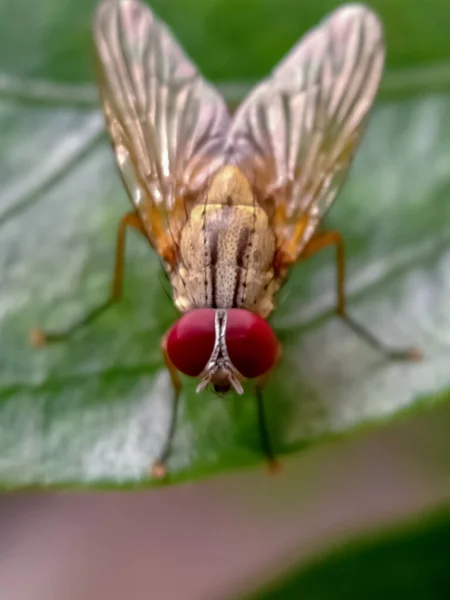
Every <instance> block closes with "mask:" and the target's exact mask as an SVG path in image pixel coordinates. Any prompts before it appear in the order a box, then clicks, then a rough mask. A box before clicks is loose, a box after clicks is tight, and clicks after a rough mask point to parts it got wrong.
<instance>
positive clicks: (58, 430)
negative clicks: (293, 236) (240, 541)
mask: <svg viewBox="0 0 450 600" xmlns="http://www.w3.org/2000/svg"><path fill="white" fill-rule="evenodd" d="M275 4H276V6H277V7H278V8H274V7H275ZM275 4H274V3H272V2H261V3H255V2H247V3H244V4H243V9H242V11H243V12H242V13H241V12H240V11H239V10H238V8H237V5H236V6H234V5H233V3H232V2H229V3H228V2H227V3H225V2H216V4H210V3H207V2H200V0H197V2H195V3H192V6H191V4H190V10H192V15H194V16H192V18H189V19H186V18H185V17H183V14H185V13H182V12H180V11H179V10H178V7H179V6H180V4H179V3H178V2H174V3H171V4H170V5H169V4H166V3H163V2H159V3H158V4H157V8H160V9H161V14H163V13H166V14H165V16H167V17H168V18H169V17H170V18H169V20H170V21H171V22H172V23H173V24H174V27H175V28H176V30H177V33H178V32H179V33H180V38H181V39H182V40H184V41H185V42H186V45H187V46H189V49H190V51H191V52H192V54H193V55H195V57H196V58H198V59H199V62H200V64H201V65H202V67H204V70H205V71H206V72H208V73H210V74H212V75H215V76H216V77H221V78H223V79H225V78H226V77H229V76H230V75H231V74H232V73H233V72H234V67H236V69H237V70H236V76H238V77H241V76H248V77H249V78H250V79H253V78H254V77H256V76H258V75H259V74H260V73H261V72H262V71H264V70H266V68H268V67H269V63H270V64H273V63H274V62H276V60H278V59H279V58H280V54H281V53H282V51H283V50H284V45H288V44H290V42H291V41H293V39H291V38H293V37H297V36H298V34H299V33H300V32H301V31H302V30H303V29H304V26H305V24H310V22H312V20H315V19H316V17H318V16H319V14H316V10H317V11H319V8H320V9H321V10H320V13H322V9H325V4H326V8H330V7H331V4H332V3H325V1H324V0H322V2H318V3H317V5H316V4H314V9H312V8H311V6H312V3H311V6H310V7H309V8H306V7H305V8H302V10H303V11H305V12H304V15H303V16H302V10H300V9H299V5H298V2H294V1H292V2H289V3H288V2H287V0H284V4H285V10H282V8H281V7H280V4H279V3H278V4H277V3H275ZM305 4H306V3H305ZM21 6H23V5H21ZM169 6H170V7H171V8H169ZM377 6H379V8H380V10H381V12H382V13H383V12H385V14H386V20H387V29H388V33H389V31H391V33H390V34H389V37H391V38H393V40H394V41H393V54H392V58H391V64H392V65H406V64H408V65H409V66H410V67H411V68H412V69H413V68H415V65H418V64H420V63H426V61H428V60H431V59H436V58H438V57H439V58H440V59H442V60H444V59H446V58H447V54H446V51H447V50H448V48H447V47H446V46H445V44H444V41H443V39H441V41H439V39H440V38H439V35H440V34H439V31H440V29H439V28H440V27H441V23H442V28H443V27H444V25H443V23H444V21H445V20H444V19H443V18H442V16H441V17H440V18H439V19H437V20H436V31H433V35H431V33H430V31H429V30H427V28H426V24H427V23H428V22H429V21H428V19H432V16H429V15H433V14H434V18H436V14H437V11H438V5H437V3H433V2H426V3H425V1H424V2H417V3H414V7H413V5H412V4H411V5H408V6H411V11H412V12H411V14H410V13H409V12H408V10H409V9H408V10H406V9H405V5H404V3H401V5H400V3H394V2H392V3H388V2H387V1H386V2H383V3H382V2H381V1H380V2H379V3H378V4H377ZM440 6H441V5H440ZM412 7H413V8H412ZM418 7H419V8H418ZM425 7H428V8H426V9H425ZM28 8H29V10H27V13H26V14H24V13H23V10H20V11H19V12H20V15H19V12H18V5H17V3H16V2H12V1H11V2H4V3H3V4H2V6H1V7H0V16H4V18H2V19H0V33H1V35H0V68H1V69H3V70H4V71H5V72H7V73H9V74H10V75H17V76H20V78H19V79H17V80H16V83H17V82H18V83H19V84H20V85H19V87H20V86H21V89H22V92H23V94H22V96H25V97H26V96H27V94H28V101H27V102H19V101H17V99H16V98H14V94H11V93H8V89H9V91H11V89H10V88H8V85H9V84H10V82H11V79H10V78H9V79H8V78H3V80H2V79H1V78H0V128H1V131H2V141H3V144H2V146H1V149H0V153H1V156H0V173H1V181H2V186H1V190H0V281H1V295H0V339H1V344H2V345H1V347H2V350H3V351H2V354H1V357H0V485H1V486H3V487H9V488H16V487H21V486H25V485H31V484H35V485H46V486H62V485H75V486H80V485H81V486H97V487H98V486H102V485H112V486H118V485H124V486H134V485H151V484H152V482H151V480H150V478H149V476H148V473H149V466H150V464H151V462H152V458H154V457H155V456H156V454H157V452H158V449H159V448H160V447H161V444H162V442H163V439H164V436H165V432H166V429H167V426H168V419H169V414H168V411H169V403H168V398H169V394H170V393H171V389H170V383H169V379H168V376H167V373H166V372H165V370H164V368H163V361H162V358H161V355H160V350H159V340H160V337H161V335H162V334H163V333H164V331H165V330H166V329H167V328H168V327H169V326H170V324H171V323H172V322H173V321H174V320H175V318H176V313H175V310H174V308H173V306H172V305H171V302H170V301H169V300H168V298H167V291H168V290H167V287H168V286H167V281H166V280H165V279H164V277H162V276H161V272H160V267H159V263H158V260H157V258H156V256H155V255H154V254H153V253H152V252H151V251H150V249H149V248H148V245H147V244H146V243H145V241H143V240H142V239H139V238H138V237H137V236H133V235H131V236H130V238H129V243H128V247H127V271H126V280H125V297H124V300H123V301H122V303H121V304H120V305H118V306H117V307H114V308H112V309H111V310H110V311H109V312H108V313H107V314H105V315H104V316H102V317H101V318H100V319H99V320H98V321H97V322H95V323H94V324H92V325H91V326H90V327H89V328H87V329H86V330H84V331H83V332H80V333H79V334H78V335H77V336H76V337H74V338H73V339H72V340H71V341H70V342H67V343H65V344H60V345H55V346H53V347H47V348H44V349H42V350H39V351H37V350H34V349H32V348H30V347H29V346H28V345H27V333H28V330H29V328H30V327H32V326H35V325H41V326H46V327H51V328H55V327H58V326H64V325H66V324H68V323H70V322H71V321H72V320H73V319H76V318H77V317H79V316H81V315H82V314H84V312H85V311H87V310H89V308H90V307H93V306H95V305H96V304H97V303H99V302H100V301H102V300H103V299H104V298H105V296H106V294H107V293H108V289H109V285H110V280H111V275H112V266H113V258H114V257H113V253H114V243H115V230H116V227H117V224H118V221H119V219H120V217H121V215H122V214H123V213H124V212H125V211H126V210H128V209H129V203H128V200H127V198H126V196H125V193H124V191H123V188H122V185H121V183H120V181H119V178H118V176H117V174H116V171H115V168H114V161H113V157H112V154H111V151H110V148H109V146H108V144H107V142H106V139H105V137H104V135H103V133H102V132H103V124H102V118H101V116H100V114H99V113H98V111H97V110H96V109H95V108H90V107H89V106H88V105H89V102H86V103H85V104H84V103H83V102H81V103H79V102H78V101H77V97H76V94H75V96H74V98H73V101H71V97H70V87H69V88H67V87H58V85H56V87H55V84H54V82H57V81H58V80H65V81H67V82H80V81H85V80H87V79H88V77H89V72H90V67H89V60H88V56H89V43H88V29H89V17H90V12H91V10H92V6H91V2H89V3H88V2H72V1H71V0H70V1H69V0H66V1H65V2H60V1H57V0H46V1H45V2H41V3H35V2H31V1H30V2H29V7H28ZM2 10H3V11H5V10H7V11H8V13H7V14H6V13H5V15H2V14H1V11H2ZM449 10H450V9H449ZM308 11H309V12H308ZM433 11H434V12H433ZM294 13H295V14H296V15H297V14H298V18H297V17H296V18H297V21H296V22H298V23H299V26H298V28H296V27H295V23H294V20H293V15H294ZM422 13H423V14H422ZM7 15H8V18H7ZM245 15H247V16H245ZM250 15H251V17H252V19H253V21H252V22H253V23H254V27H252V28H251V29H249V28H245V27H244V25H245V23H246V22H247V21H250V20H251V19H250ZM418 15H419V16H420V15H422V17H423V28H422V29H419V30H417V31H416V32H415V37H408V38H407V44H410V46H409V47H408V51H407V53H406V54H405V55H402V53H401V48H400V42H398V43H397V46H396V45H395V39H396V35H397V34H396V32H397V33H398V34H400V31H401V28H400V26H402V27H405V28H408V27H410V28H412V25H411V24H412V23H414V22H415V19H416V18H418ZM19 17H20V18H19ZM194 17H195V18H194ZM244 17H245V19H244ZM241 19H243V21H241ZM278 19H279V20H278ZM430 22H431V21H430ZM225 24H228V25H229V28H231V30H232V29H233V27H234V28H238V29H239V31H238V29H234V31H235V33H234V34H233V35H235V36H237V37H236V39H238V40H239V42H236V44H237V45H238V46H239V45H240V48H241V52H242V56H243V57H245V58H242V61H244V60H245V61H247V62H246V63H245V65H244V64H241V62H240V61H239V60H238V59H237V57H236V56H234V57H233V53H234V52H235V51H236V48H235V47H234V42H231V40H230V39H229V38H228V35H231V34H230V33H229V30H228V28H227V27H226V26H225ZM278 29H279V31H278ZM247 30H250V31H251V32H252V35H250V34H249V35H244V34H245V32H246V31H247ZM264 31H265V32H273V35H274V43H273V44H272V43H269V42H267V45H266V46H264V48H265V50H266V52H267V53H263V52H261V53H260V52H259V50H261V45H263V42H262V41H261V40H268V39H269V38H268V35H269V34H268V33H267V35H266V36H264V35H263V33H262V32H264ZM277 31H278V33H277V35H275V32H277ZM408 31H412V29H408ZM283 32H285V34H286V35H284V34H282V33H283ZM258 39H259V40H260V41H259V42H258ZM446 39H447V38H446ZM202 44H205V45H204V46H202ZM206 44H207V46H206ZM258 45H259V46H258ZM412 46H414V48H412ZM11 47H14V49H15V51H14V52H9V48H11ZM207 47H208V49H209V51H208V52H207V51H206V48H207ZM224 48H227V50H224ZM258 48H259V49H258ZM244 50H245V51H244ZM228 52H229V53H230V54H229V55H228ZM405 52H406V51H405ZM224 53H225V54H224ZM235 59H236V60H235ZM424 69H425V71H423V72H424V73H425V74H426V73H435V72H436V71H435V70H433V69H434V67H432V68H430V71H428V70H427V67H426V66H425V67H424ZM31 76H33V77H37V78H40V79H41V80H43V81H44V80H46V83H45V81H44V83H45V85H47V87H46V88H45V89H44V92H45V93H47V92H46V91H45V90H47V91H48V90H50V92H49V97H48V99H50V100H52V99H53V103H52V104H51V105H50V104H45V103H42V102H37V99H38V98H39V94H40V93H41V92H42V88H36V85H35V84H34V83H33V79H29V78H28V77H31ZM425 80H426V77H425ZM2 81H3V83H4V86H3V95H2ZM399 81H402V80H401V77H400V79H399ZM5 82H6V83H5ZM394 83H395V77H394ZM44 87H45V86H44ZM394 87H395V85H394ZM400 87H401V86H400ZM76 89H79V88H76ZM82 89H85V88H82ZM67 92H69V93H67ZM45 93H43V96H45ZM88 95H89V94H88ZM78 99H79V98H78ZM81 104H83V106H81ZM449 140H450V97H448V96H446V95H442V96H431V95H426V94H425V95H421V96H419V97H417V96H416V97H415V98H410V99H403V100H396V101H390V102H384V103H379V105H378V107H377V110H376V111H375V114H374V117H373V119H372V120H371V123H370V127H369V130H368V132H367V135H366V137H365V140H364V143H363V145H362V148H361V151H360V153H359V155H358V158H357V160H356V163H355V165H354V168H353V170H352V174H351V177H350V180H349V182H348V184H347V185H346V186H345V189H344V190H343V192H342V194H341V197H340V198H339V200H338V201H337V203H336V205H335V207H334V208H333V210H332V211H331V212H330V214H329V216H327V219H326V221H327V222H326V225H327V226H328V227H330V228H336V229H339V230H340V231H341V232H342V233H343V235H344V238H345V240H346V243H347V252H348V291H349V309H350V312H351V313H352V314H353V315H354V316H355V318H357V319H358V320H359V321H361V322H362V323H364V324H365V325H366V326H367V327H369V328H370V330H371V331H373V332H374V333H375V334H376V335H378V336H379V337H380V338H381V339H383V340H384V341H386V342H387V343H390V344H393V345H404V346H405V345H408V346H409V345H411V344H414V345H417V346H419V347H420V348H421V349H422V350H423V351H424V353H425V360H424V361H423V362H422V363H416V364H399V363H387V362H386V361H384V360H383V359H382V358H381V357H380V356H379V355H378V354H377V353H376V352H375V351H374V350H372V349H370V348H368V347H367V346H366V345H365V343H364V342H363V341H362V340H361V339H359V338H358V337H357V336H356V335H355V334H354V333H353V332H352V331H350V330H348V329H346V327H345V326H344V324H343V323H341V322H340V321H339V320H338V319H337V318H335V317H334V314H333V306H334V301H335V293H334V278H335V271H334V263H333V260H334V257H333V254H332V252H331V251H324V253H323V255H322V256H317V257H315V258H314V259H311V261H308V263H305V264H302V265H299V266H298V267H297V268H296V269H295V270H293V272H292V274H291V276H290V279H289V281H288V283H287V285H286V287H285V288H284V289H283V291H282V293H281V294H280V295H279V298H278V309H277V311H276V313H275V314H274V318H273V320H272V322H273V325H274V327H275V329H276V331H277V334H278V335H279V337H280V339H281V340H282V341H283V343H284V348H285V352H284V357H283V360H282V363H281V365H280V367H279V368H278V369H277V371H276V372H275V374H274V376H273V377H272V379H271V381H270V382H269V384H268V386H267V390H266V402H267V409H268V413H269V417H270V427H271V435H272V437H273V440H274V444H275V446H276V449H277V452H278V453H279V454H285V453H289V452H293V451H297V450H299V449H301V448H303V447H305V446H306V445H308V444H310V443H312V442H316V441H319V440H323V439H324V438H327V437H329V436H332V435H343V434H348V433H350V432H354V431H359V430H361V429H363V428H365V427H367V426H369V425H372V424H374V423H380V422H383V421H385V420H391V419H393V418H394V417H397V416H398V415H402V414H404V413H405V412H407V411H412V410H419V409H421V408H422V407H426V406H428V405H430V404H432V403H434V402H436V401H443V400H446V399H447V398H448V397H449V395H450V393H449V392H450V388H449V385H450V371H449V369H448V347H449V344H450V317H449V315H450V254H449V251H448V242H449V237H450V235H449V229H448V223H449V222H450V203H449V202H448V196H449V193H450V168H449V165H450V145H449ZM184 384H185V386H184V393H183V398H182V403H181V411H180V415H179V424H178V428H177V434H176V438H175V443H174V448H173V453H172V456H171V460H170V469H171V472H172V477H171V481H180V480H186V479H193V478H197V477H200V476H203V475H205V474H206V473H218V472H222V471H225V470H229V469H234V468H237V467H242V466H245V465H250V464H255V463H258V462H261V461H262V460H263V459H262V455H261V451H260V444H259V438H258V431H257V423H256V408H255V403H254V400H253V396H252V393H251V390H249V391H248V393H247V394H246V395H245V396H244V397H242V398H234V397H230V398H227V399H225V400H223V399H220V398H217V397H216V396H214V395H212V394H209V393H204V394H201V395H197V394H196V393H195V382H193V381H192V380H187V379H186V380H185V381H184Z"/></svg>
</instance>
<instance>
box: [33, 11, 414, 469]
mask: <svg viewBox="0 0 450 600" xmlns="http://www.w3.org/2000/svg"><path fill="white" fill-rule="evenodd" d="M93 37H94V46H95V57H96V66H97V74H98V86H99V92H100V99H101V104H102V107H103V111H104V115H105V122H106V128H107V130H108V133H109V136H110V139H111V143H112V147H113V150H114V153H115V155H116V159H117V165H118V168H119V171H120V174H121V177H122V180H123V184H124V186H125V188H126V190H127V192H128V195H129V197H130V200H131V202H132V206H133V210H132V211H131V212H129V213H127V214H126V215H125V216H124V217H123V218H122V220H121V221H120V224H119V229H118V235H117V247H116V262H115V270H114V280H113V286H112V292H111V295H110V297H109V298H108V299H107V300H106V301H105V302H104V303H103V304H101V305H100V306H98V307H96V308H95V309H94V310H93V311H91V312H90V313H89V314H88V315H86V316H85V317H84V318H83V319H81V320H80V321H78V322H76V323H73V324H72V325H71V326H70V327H68V328H66V329H65V330H64V331H53V332H52V331H49V332H46V331H42V330H34V331H33V340H34V342H35V343H37V344H44V343H46V342H54V341H58V340H62V339H65V338H67V337H68V336H70V335H71V334H72V333H74V332H75V331H76V330H78V329H79V328H80V327H81V326H85V325H87V324H88V323H89V322H91V321H93V320H94V319H95V318H96V317H97V316H99V315H100V314H101V313H102V312H103V311H104V310H105V309H106V308H108V307H109V306H111V305H112V304H113V303H115V302H116V301H117V300H119V298H120V297H121V294H122V278H123V258H124V245H125V234H126V231H127V230H128V229H129V228H133V229H135V230H137V231H139V232H140V233H141V234H142V235H143V236H145V237H146V238H147V240H148V241H149V242H150V244H151V246H152V247H153V248H154V250H155V251H156V252H157V253H158V254H159V256H160V257H161V259H162V261H163V264H164V268H165V269H166V271H167V274H168V276H169V279H170V282H171V285H172V293H173V300H174V303H175V306H176V308H177V309H178V311H179V312H180V313H181V316H180V317H179V319H178V320H177V321H176V323H175V324H174V325H173V326H172V327H171V328H170V329H169V331H168V332H167V333H166V334H165V336H164V337H163V340H162V344H161V347H162V353H163V357H164V361H165V364H166V366H167V369H168V371H169V373H170V377H171V380H172V384H173V395H172V412H171V414H172V419H171V423H170V427H169V430H168V433H167V437H166V440H165V443H164V444H163V447H162V448H161V451H160V453H159V456H158V457H157V459H156V460H155V462H154V464H153V467H152V474H153V476H155V477H162V476H164V475H165V474H166V461H167V458H168V455H169V450H170V443H171V439H172V437H173V435H174V432H175V419H176V412H177V405H178V399H179V397H180V392H181V379H180V375H179V373H180V372H181V373H184V374H186V375H188V376H192V377H197V378H198V382H199V383H198V387H197V390H198V391H201V390H203V389H204V388H206V387H211V388H213V389H215V390H216V391H217V392H220V393H226V392H228V391H229V390H234V392H236V393H238V394H242V392H243V385H244V384H245V382H246V381H247V380H253V381H254V382H255V390H256V401H257V409H258V420H259V428H260V433H261V442H262V446H263V449H264V452H265V454H266V456H267V458H268V460H269V463H270V464H271V465H272V466H275V465H276V461H275V457H274V453H273V450H272V447H271V444H270V439H269V435H268V428H267V424H266V418H265V414H264V405H263V397H262V388H263V384H264V382H265V380H266V378H267V376H268V375H269V373H270V372H271V371H272V370H273V369H274V367H275V366H276V363H277V361H278V359H279V357H280V355H281V345H280V343H279V341H278V340H277V338H276V335H275V333H274V332H273V330H272V328H271V327H270V325H269V324H268V323H267V320H266V319H267V318H268V317H269V315H270V314H271V312H272V310H273V308H274V302H275V300H274V299H275V294H276V292H277V290H278V289H279V287H280V285H281V283H282V282H283V280H284V279H285V277H286V274H287V272H288V270H289V268H290V267H292V266H293V265H294V264H295V263H297V262H298V261H299V260H303V259H305V258H307V257H308V256H311V255H312V254H314V253H316V252H318V251H319V250H321V249H322V248H325V247H327V246H335V247H336V255H337V313H338V315H339V316H340V317H341V318H342V319H343V320H344V321H345V322H346V323H347V324H348V325H349V326H350V327H352V329H353V330H354V331H355V332H356V333H358V334H359V335H361V336H362V337H363V338H364V339H365V340H366V341H367V342H368V343H370V344H371V345H372V346H374V347H376V348H377V349H379V350H380V351H382V352H383V353H385V354H386V355H387V356H389V357H391V358H395V359H415V358H417V357H418V352H417V351H416V350H414V349H392V348H389V347H387V346H386V345H385V344H383V343H382V342H380V341H379V340H378V339H377V338H376V337H375V336H374V335H373V334H372V333H370V332H369V331H367V330H366V329H365V328H363V327H362V326H361V325H360V324H358V323H357V322H355V321H354V320H353V319H352V318H351V317H350V316H349V315H348V314H347V310H346V302H345V293H344V275H345V259H344V245H343V240H342V237H341V235H340V234H339V233H338V232H336V231H321V232H319V231H318V229H317V227H318V225H319V223H320V221H321V219H322V217H323V216H324V214H325V213H326V211H327V210H328V208H329V207H330V205H331V203H332V202H333V200H334V198H335V197H336V195H337V193H338V192H339V190H340V188H341V186H342V185H343V183H344V180H345V178H346V176H347V174H348V170H349V168H350V165H351V162H352V159H353V155H354V152H355V150H356V148H357V145H358V143H359V140H360V137H361V134H362V132H363V129H364V125H365V123H366V120H367V116H368V113H369V111H370V109H371V107H372V105H373V103H374V100H375V96H376V93H377V90H378V86H379V82H380V79H381V76H382V72H383V64H384V53H385V51H384V42H383V34H382V27H381V24H380V22H379V20H378V18H377V16H376V15H375V14H374V13H373V12H372V11H371V10H370V9H368V8H366V7H364V6H362V5H355V4H350V5H344V6H342V7H340V8H338V9H337V10H335V11H334V12H333V13H331V14H330V15H329V16H328V17H327V18H325V19H324V20H323V21H322V22H321V23H320V24H319V25H318V26H317V27H316V28H314V29H312V30H311V31H310V32H309V33H307V34H306V35H305V37H304V38H303V39H301V40H300V41H299V42H298V43H297V45H295V46H294V48H293V49H292V50H291V51H290V52H289V53H288V55H287V56H286V57H285V58H284V59H283V60H282V61H281V62H280V64H279V65H278V66H276V67H275V69H274V70H273V71H272V73H271V74H270V75H269V76H268V77H267V78H266V79H265V80H263V81H262V82H261V83H260V84H259V85H258V86H257V87H256V88H255V89H254V90H253V91H252V92H250V94H249V95H248V96H247V98H245V99H244V101H243V102H242V104H241V106H240V107H239V108H238V110H237V111H236V113H235V114H234V115H233V116H230V114H229V112H228V109H227V106H226V104H225V102H224V100H223V99H222V97H221V96H220V94H219V93H218V92H217V91H216V90H215V89H214V87H213V86H212V85H211V84H209V83H208V82H207V81H206V80H205V79H204V78H203V77H202V76H201V75H200V73H199V72H198V70H197V68H196V67H195V66H194V65H193V64H192V62H191V61H190V60H189V58H188V57H187V56H186V54H185V53H184V52H183V50H182V49H181V48H180V46H179V45H178V43H177V42H176V41H175V39H174V37H173V36H172V34H171V33H170V31H169V30H168V28H167V27H166V25H164V24H163V23H162V22H161V21H159V20H158V19H157V18H156V17H155V16H154V15H153V13H152V12H151V10H150V9H149V8H148V7H147V6H145V5H144V4H141V3H140V2H139V1H138V0H103V2H101V3H100V5H99V7H98V9H97V11H96V14H95V19H94V28H93Z"/></svg>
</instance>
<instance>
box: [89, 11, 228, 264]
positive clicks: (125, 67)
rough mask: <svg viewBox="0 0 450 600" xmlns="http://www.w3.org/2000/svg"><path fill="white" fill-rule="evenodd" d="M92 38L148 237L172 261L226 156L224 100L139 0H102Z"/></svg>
mask: <svg viewBox="0 0 450 600" xmlns="http://www.w3.org/2000/svg"><path fill="white" fill-rule="evenodd" d="M94 43H95V50H96V57H97V59H98V60H97V62H98V75H99V88H100V95H101V100H102V103H103V109H104V112H105V117H106V124H107V128H108V131H109V134H110V137H111V141H112V145H113V147H114V150H115V153H116V158H117V162H118V165H119V169H120V171H121V175H122V179H123V181H124V183H125V186H126V188H127V190H128V193H129V195H130V198H131V200H132V202H133V204H134V205H135V207H136V209H137V212H138V214H139V216H140V218H141V220H142V222H143V225H144V227H145V230H146V232H147V235H148V237H149V240H150V242H151V243H152V245H153V246H154V247H155V248H156V249H157V251H158V252H159V254H161V256H163V257H164V258H165V259H166V260H167V261H168V262H169V263H170V262H171V256H172V259H173V251H174V244H175V245H176V243H177V236H178V235H179V231H180V229H181V227H182V225H183V224H184V222H185V220H186V218H187V215H188V213H189V210H190V206H191V205H192V202H193V199H194V198H195V197H196V196H198V194H199V193H201V191H202V188H203V187H204V185H205V184H206V182H207V181H208V179H209V178H210V176H211V175H212V173H213V172H214V171H215V170H216V169H217V167H218V166H219V164H220V162H221V160H222V150H223V143H224V137H225V135H226V130H227V128H228V123H229V117H228V112H227V109H226V106H225V103H224V102H223V100H222V98H221V97H220V96H219V94H218V93H217V92H216V91H215V90H214V89H213V88H212V86H210V85H209V84H207V83H206V82H205V81H204V79H203V78H202V77H201V76H200V74H199V73H198V71H197V70H196V68H195V67H194V65H193V64H192V63H191V62H190V61H189V60H188V58H187V57H186V56H185V55H184V54H183V51H182V50H181V48H180V47H179V46H178V44H177V43H176V42H175V40H174V39H173V37H172V36H171V34H170V32H169V30H168V29H167V28H166V26H165V25H164V24H163V23H161V22H159V21H158V20H157V19H156V18H155V17H154V16H153V15H152V13H151V11H150V9H149V8H148V7H146V6H144V5H142V4H140V3H139V2H138V1H137V0H103V2H102V3H101V4H100V6H99V8H98V10H97V13H96V16H95V20H94Z"/></svg>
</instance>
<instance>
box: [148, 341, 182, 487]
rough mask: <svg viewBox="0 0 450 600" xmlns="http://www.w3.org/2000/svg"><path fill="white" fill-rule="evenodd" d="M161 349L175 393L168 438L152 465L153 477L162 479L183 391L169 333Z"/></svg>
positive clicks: (165, 470) (171, 407) (172, 401)
mask: <svg viewBox="0 0 450 600" xmlns="http://www.w3.org/2000/svg"><path fill="white" fill-rule="evenodd" d="M161 351H162V354H163V358H164V362H165V364H166V367H167V370H168V371H169V375H170V379H171V380H172V387H173V393H172V398H171V406H170V420H169V428H168V430H167V434H166V438H165V440H164V444H163V447H162V448H161V451H160V453H159V455H158V458H157V459H156V460H155V462H154V463H153V465H152V469H151V474H152V477H155V478H158V479H162V478H163V477H165V476H166V474H167V466H166V462H167V459H168V457H169V454H170V449H171V446H172V440H173V437H174V435H175V429H176V421H177V412H178V404H179V399H180V393H181V379H180V375H179V373H178V371H177V370H176V368H175V366H174V365H173V363H172V361H171V360H170V358H169V355H168V353H167V333H166V334H165V335H164V336H163V338H162V340H161Z"/></svg>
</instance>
